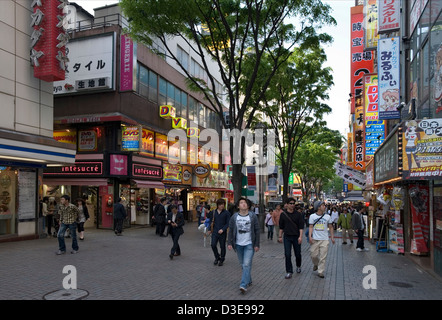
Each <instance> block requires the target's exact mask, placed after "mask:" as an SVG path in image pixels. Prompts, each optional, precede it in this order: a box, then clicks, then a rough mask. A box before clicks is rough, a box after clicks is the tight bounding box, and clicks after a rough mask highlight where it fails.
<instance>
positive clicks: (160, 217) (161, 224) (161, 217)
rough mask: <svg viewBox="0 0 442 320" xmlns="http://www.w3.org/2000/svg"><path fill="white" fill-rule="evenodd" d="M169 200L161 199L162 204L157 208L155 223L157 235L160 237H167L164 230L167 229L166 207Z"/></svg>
mask: <svg viewBox="0 0 442 320" xmlns="http://www.w3.org/2000/svg"><path fill="white" fill-rule="evenodd" d="M166 202H167V199H166V198H161V200H160V203H158V204H157V205H156V206H155V212H154V215H155V223H156V234H158V235H159V236H160V237H166V236H165V235H164V229H165V228H166V209H165V207H164V206H165V205H166Z"/></svg>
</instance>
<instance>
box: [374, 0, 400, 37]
mask: <svg viewBox="0 0 442 320" xmlns="http://www.w3.org/2000/svg"><path fill="white" fill-rule="evenodd" d="M400 5H401V4H400V0H379V23H378V33H387V32H392V31H396V30H398V29H399V28H400V19H401V11H400V10H401V8H400Z"/></svg>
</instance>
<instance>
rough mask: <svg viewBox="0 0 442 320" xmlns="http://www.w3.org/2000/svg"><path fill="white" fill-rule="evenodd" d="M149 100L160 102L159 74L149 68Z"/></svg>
mask: <svg viewBox="0 0 442 320" xmlns="http://www.w3.org/2000/svg"><path fill="white" fill-rule="evenodd" d="M149 100H151V101H154V102H158V75H157V74H156V73H155V72H153V71H152V70H149Z"/></svg>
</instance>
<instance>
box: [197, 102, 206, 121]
mask: <svg viewBox="0 0 442 320" xmlns="http://www.w3.org/2000/svg"><path fill="white" fill-rule="evenodd" d="M197 105H198V124H199V125H200V126H202V127H206V124H205V120H206V117H205V107H204V106H203V105H202V104H201V103H199V102H198V103H197Z"/></svg>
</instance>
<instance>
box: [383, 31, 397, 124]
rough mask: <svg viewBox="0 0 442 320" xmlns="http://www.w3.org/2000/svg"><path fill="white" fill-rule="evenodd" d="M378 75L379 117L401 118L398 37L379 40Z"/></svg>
mask: <svg viewBox="0 0 442 320" xmlns="http://www.w3.org/2000/svg"><path fill="white" fill-rule="evenodd" d="M378 76H379V78H378V91H379V119H400V118H401V115H400V112H399V111H398V110H397V108H398V107H399V104H400V99H399V83H400V78H399V38H398V37H396V38H387V39H381V40H379V44H378Z"/></svg>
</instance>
